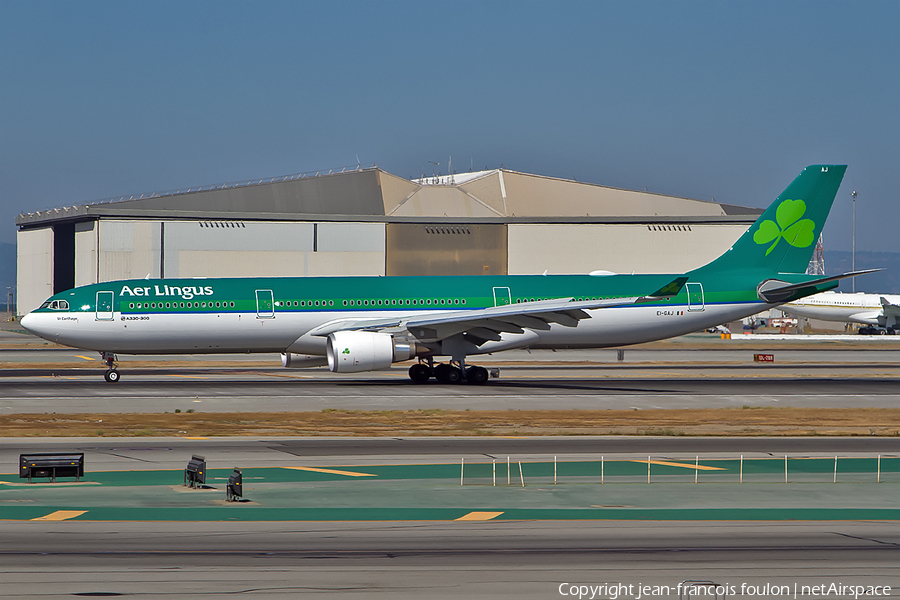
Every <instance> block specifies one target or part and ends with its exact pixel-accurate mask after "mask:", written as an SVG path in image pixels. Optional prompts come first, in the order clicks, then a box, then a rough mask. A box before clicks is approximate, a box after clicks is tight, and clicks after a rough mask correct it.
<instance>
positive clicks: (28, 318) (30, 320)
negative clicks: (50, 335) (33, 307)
mask: <svg viewBox="0 0 900 600" xmlns="http://www.w3.org/2000/svg"><path fill="white" fill-rule="evenodd" d="M34 322H35V317H34V313H28V314H27V315H25V316H24V317H22V320H21V321H19V323H20V324H21V325H22V327H24V328H25V329H27V330H28V331H30V332H31V333H34V330H33V329H32V328H33V327H34Z"/></svg>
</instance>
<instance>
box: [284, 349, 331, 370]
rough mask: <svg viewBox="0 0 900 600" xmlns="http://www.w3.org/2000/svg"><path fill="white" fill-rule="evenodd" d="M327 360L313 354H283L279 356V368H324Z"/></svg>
mask: <svg viewBox="0 0 900 600" xmlns="http://www.w3.org/2000/svg"><path fill="white" fill-rule="evenodd" d="M327 364H328V359H327V358H326V357H324V356H316V355H314V354H293V353H291V352H284V353H282V354H281V366H282V367H285V368H287V369H306V368H308V367H324V366H325V365H327Z"/></svg>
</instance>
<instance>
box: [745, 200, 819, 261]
mask: <svg viewBox="0 0 900 600" xmlns="http://www.w3.org/2000/svg"><path fill="white" fill-rule="evenodd" d="M805 212H806V203H805V202H804V201H803V200H785V201H784V202H782V203H781V204H779V205H778V209H777V210H776V211H775V221H778V222H777V223H776V222H775V221H770V220H768V219H766V220H765V221H763V222H762V223H760V225H759V229H757V230H756V233H754V234H753V241H754V242H756V243H757V244H768V243H769V242H771V241H772V240H775V243H774V244H772V245H771V246H769V249H768V250H766V256H768V255H769V253H770V252H772V250H774V249H775V246H777V245H778V242H780V241H781V238H784V239H785V240H786V241H787V243H788V244H790V245H791V246H793V247H795V248H806V247H807V246H810V245H812V243H813V239H814V236H813V233H814V232H815V229H816V224H815V222H814V221H813V220H812V219H801V218H800V217H802V216H803V214H804V213H805Z"/></svg>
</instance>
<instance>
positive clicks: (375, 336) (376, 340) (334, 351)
mask: <svg viewBox="0 0 900 600" xmlns="http://www.w3.org/2000/svg"><path fill="white" fill-rule="evenodd" d="M325 352H326V355H327V356H328V368H329V369H331V371H332V372H334V373H360V372H362V371H379V370H381V369H388V368H390V366H391V363H395V362H401V361H404V360H409V359H410V358H412V357H414V356H415V355H416V344H415V343H414V342H413V343H409V342H405V341H402V340H398V339H395V338H394V336H393V335H391V334H389V333H372V332H369V331H335V332H334V333H332V334H331V335H329V336H328V341H327V344H326V350H325Z"/></svg>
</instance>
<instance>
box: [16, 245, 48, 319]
mask: <svg viewBox="0 0 900 600" xmlns="http://www.w3.org/2000/svg"><path fill="white" fill-rule="evenodd" d="M16 254H17V260H16V265H17V267H16V294H17V307H16V310H17V311H18V313H19V314H20V315H24V314H25V313H28V312H31V311H33V310H34V309H36V308H37V307H38V306H40V305H41V304H42V303H43V302H44V300H46V299H47V298H49V297H50V296H52V295H53V229H52V228H51V227H42V228H40V229H28V230H19V231H18V232H17V233H16Z"/></svg>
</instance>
